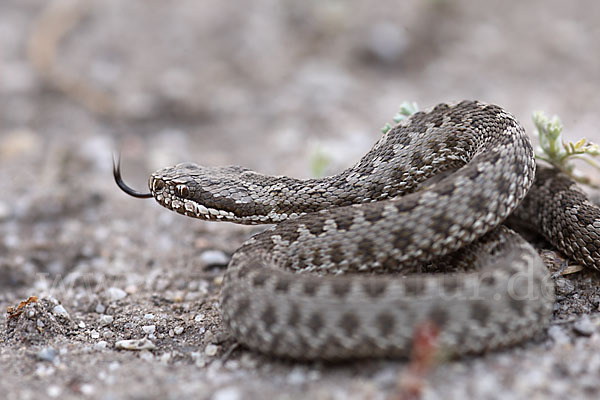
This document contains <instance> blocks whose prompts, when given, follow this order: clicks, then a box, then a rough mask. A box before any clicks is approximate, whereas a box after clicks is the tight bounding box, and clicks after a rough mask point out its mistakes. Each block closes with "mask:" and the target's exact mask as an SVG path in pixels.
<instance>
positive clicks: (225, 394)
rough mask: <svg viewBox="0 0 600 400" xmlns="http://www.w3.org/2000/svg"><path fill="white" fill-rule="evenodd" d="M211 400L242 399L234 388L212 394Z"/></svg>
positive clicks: (240, 393)
mask: <svg viewBox="0 0 600 400" xmlns="http://www.w3.org/2000/svg"><path fill="white" fill-rule="evenodd" d="M211 398H212V400H239V399H241V398H242V392H240V390H239V389H238V388H235V387H226V388H223V389H219V390H217V391H216V392H214V393H213V395H212V397H211Z"/></svg>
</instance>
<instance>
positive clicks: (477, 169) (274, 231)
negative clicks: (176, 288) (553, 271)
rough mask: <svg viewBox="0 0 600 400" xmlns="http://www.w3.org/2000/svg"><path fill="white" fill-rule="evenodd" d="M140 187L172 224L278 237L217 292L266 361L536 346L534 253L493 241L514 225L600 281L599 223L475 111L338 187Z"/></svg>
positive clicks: (420, 131) (389, 137)
mask: <svg viewBox="0 0 600 400" xmlns="http://www.w3.org/2000/svg"><path fill="white" fill-rule="evenodd" d="M149 186H150V191H151V195H152V196H153V197H154V198H155V199H156V200H157V201H158V202H159V203H160V204H161V205H163V206H165V207H167V208H169V209H171V210H174V211H177V212H178V213H180V214H184V215H188V216H191V217H195V218H200V219H204V220H210V221H230V222H236V223H242V224H261V223H277V225H276V226H274V227H273V228H271V229H268V230H266V231H264V232H262V233H260V234H258V235H256V236H254V237H252V238H250V239H249V240H248V241H246V242H245V243H244V244H243V245H242V246H241V247H240V248H239V249H238V250H237V251H236V252H235V254H234V255H233V257H232V259H231V262H230V263H229V266H228V269H227V272H226V275H225V279H224V283H223V287H222V291H221V311H222V316H223V320H224V323H225V325H226V327H227V328H228V329H229V331H230V332H231V333H232V334H233V335H234V336H235V337H236V338H237V340H238V341H239V342H241V343H243V344H245V345H246V346H248V347H250V348H252V349H256V350H258V351H261V352H264V353H269V354H273V355H276V356H283V357H291V358H295V359H345V358H357V357H403V356H406V355H409V354H410V351H411V348H412V343H413V339H414V335H415V332H416V330H417V329H418V328H419V327H421V326H424V325H425V324H433V326H435V327H436V328H437V329H438V331H439V336H438V344H439V346H441V348H442V349H444V351H445V352H446V353H450V354H456V355H461V354H465V353H481V352H484V351H488V350H492V349H496V348H500V347H504V346H508V345H512V344H516V343H519V342H522V341H523V340H526V339H528V338H532V337H534V336H536V335H539V334H540V333H542V332H543V331H544V329H545V328H546V327H547V325H548V324H549V321H550V318H551V315H552V308H553V299H554V286H553V282H552V280H551V279H550V277H549V273H548V272H547V270H546V267H545V265H544V263H543V262H542V260H541V258H540V257H539V256H538V254H537V252H536V251H535V250H534V248H533V247H532V246H531V245H530V244H528V243H527V242H526V241H525V240H524V239H522V238H521V237H520V236H519V235H518V234H517V233H515V232H514V231H512V230H510V229H509V228H507V227H505V226H504V225H502V222H503V221H504V220H505V219H506V218H507V217H508V216H509V215H511V214H513V216H514V217H516V218H518V219H519V220H520V222H522V223H526V224H529V225H531V226H532V227H535V228H536V229H537V230H538V231H539V232H540V233H541V234H542V235H544V237H545V238H546V239H547V240H548V241H549V242H551V243H552V244H553V245H554V246H555V247H557V248H558V249H559V250H561V251H563V252H564V253H565V254H567V255H568V256H569V257H571V258H572V259H574V260H576V261H577V262H579V263H582V264H584V265H586V266H588V267H592V268H596V269H598V268H599V266H600V253H599V251H600V210H599V209H598V208H597V207H596V206H594V205H592V204H591V203H590V202H589V201H588V199H587V197H586V196H585V195H584V194H583V192H582V191H580V190H579V189H578V188H577V187H576V186H574V184H573V182H572V181H571V180H570V179H569V178H567V177H566V176H564V175H562V174H560V173H558V172H556V171H555V170H553V169H549V168H542V167H538V174H537V177H536V163H535V160H534V155H533V150H532V148H531V144H530V141H529V139H528V137H527V135H526V134H525V132H524V130H523V128H522V127H521V125H520V124H519V123H518V122H517V121H516V119H515V118H514V117H513V116H512V115H511V114H509V113H508V112H506V111H504V110H503V109H502V108H500V107H498V106H494V105H488V104H483V103H480V102H476V101H463V102H461V103H459V104H455V105H446V104H440V105H438V106H436V107H435V108H433V109H432V110H431V111H429V112H419V113H416V114H414V115H412V116H411V117H410V118H408V119H406V120H404V121H402V122H401V123H400V124H398V125H397V126H395V127H394V128H393V129H391V130H389V131H388V132H387V133H386V134H384V135H383V137H382V138H381V139H380V140H379V141H378V142H377V143H376V144H375V145H374V146H373V148H372V149H371V150H370V151H369V152H368V153H367V154H366V155H365V156H364V157H363V158H362V159H361V160H360V161H359V162H358V163H357V164H356V165H355V166H353V167H351V168H349V169H347V170H345V171H343V172H341V173H340V174H338V175H335V176H331V177H326V178H322V179H308V180H299V179H293V178H289V177H284V176H281V177H274V176H266V175H263V174H259V173H256V172H253V171H250V170H247V169H245V168H241V167H238V166H229V167H202V166H199V165H196V164H191V163H186V164H179V165H176V166H174V167H169V168H165V169H162V170H159V171H157V172H155V173H154V174H152V176H151V178H150V181H149ZM528 193H529V194H528ZM130 194H131V193H130ZM526 195H527V196H526ZM147 196H150V194H148V195H141V194H140V196H138V197H147ZM520 204H521V205H520ZM519 205H520V206H519Z"/></svg>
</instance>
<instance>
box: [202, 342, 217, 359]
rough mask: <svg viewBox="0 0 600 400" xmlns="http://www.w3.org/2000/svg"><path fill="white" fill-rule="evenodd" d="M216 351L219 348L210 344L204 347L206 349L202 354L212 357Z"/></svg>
mask: <svg viewBox="0 0 600 400" xmlns="http://www.w3.org/2000/svg"><path fill="white" fill-rule="evenodd" d="M218 351H219V346H217V345H215V344H212V343H211V344H208V345H207V346H206V348H205V349H204V354H206V355H207V356H210V357H212V356H214V355H216V354H217V352H218Z"/></svg>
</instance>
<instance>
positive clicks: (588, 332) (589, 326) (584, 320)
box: [573, 315, 596, 336]
mask: <svg viewBox="0 0 600 400" xmlns="http://www.w3.org/2000/svg"><path fill="white" fill-rule="evenodd" d="M595 330H596V327H595V326H594V324H593V323H592V321H591V320H590V317H589V316H588V315H584V316H583V317H581V318H580V319H579V320H577V321H576V322H575V323H574V324H573V331H574V332H575V333H576V334H578V335H580V336H592V334H593V333H594V331H595Z"/></svg>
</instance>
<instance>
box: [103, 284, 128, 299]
mask: <svg viewBox="0 0 600 400" xmlns="http://www.w3.org/2000/svg"><path fill="white" fill-rule="evenodd" d="M106 295H107V296H108V298H109V299H111V300H112V301H117V300H121V299H123V298H125V297H126V296H127V292H126V291H124V290H123V289H119V288H117V287H111V288H108V289H107V290H106Z"/></svg>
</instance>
